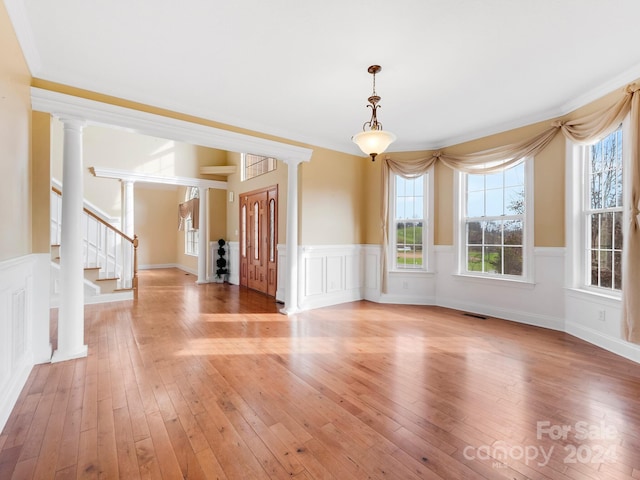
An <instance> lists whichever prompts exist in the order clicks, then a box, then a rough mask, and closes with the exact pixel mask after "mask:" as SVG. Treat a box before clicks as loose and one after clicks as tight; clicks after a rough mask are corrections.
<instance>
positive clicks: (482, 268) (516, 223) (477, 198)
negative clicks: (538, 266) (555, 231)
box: [459, 159, 532, 279]
mask: <svg viewBox="0 0 640 480" xmlns="http://www.w3.org/2000/svg"><path fill="white" fill-rule="evenodd" d="M529 164H530V161H528V160H524V159H523V160H522V161H521V162H520V163H518V164H516V165H514V166H511V167H509V168H507V169H505V170H503V171H501V172H497V173H491V174H470V173H469V174H464V173H462V174H460V181H461V188H460V191H461V192H462V194H463V195H462V198H461V204H462V209H461V224H460V229H459V230H460V245H461V249H460V254H459V258H460V261H459V271H460V273H462V274H469V275H481V276H493V277H499V278H510V277H511V278H514V279H524V278H526V276H527V272H528V271H529V269H528V268H527V262H528V260H529V258H528V257H529V255H528V254H527V245H528V235H527V233H526V232H527V227H528V225H529V223H530V222H529V220H528V218H529V217H530V216H531V212H530V210H531V208H530V205H531V202H530V201H528V198H527V197H528V195H529V190H531V189H530V188H528V182H530V181H531V180H530V177H531V176H532V175H530V173H529V172H528V169H529V168H531V167H529Z"/></svg>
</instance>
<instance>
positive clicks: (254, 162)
mask: <svg viewBox="0 0 640 480" xmlns="http://www.w3.org/2000/svg"><path fill="white" fill-rule="evenodd" d="M277 163H278V161H277V160H276V159H275V158H273V157H265V156H262V155H253V154H251V153H244V154H243V155H242V181H243V182H244V181H245V180H249V179H250V178H253V177H257V176H258V175H262V174H264V173H268V172H272V171H273V170H275V169H276V165H277Z"/></svg>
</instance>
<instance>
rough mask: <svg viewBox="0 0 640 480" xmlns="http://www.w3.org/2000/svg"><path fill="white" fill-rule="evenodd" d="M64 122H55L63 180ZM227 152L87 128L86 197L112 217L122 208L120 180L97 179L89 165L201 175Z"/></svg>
mask: <svg viewBox="0 0 640 480" xmlns="http://www.w3.org/2000/svg"><path fill="white" fill-rule="evenodd" d="M62 143H63V131H62V123H61V122H60V121H59V120H54V122H53V134H52V144H53V145H52V156H53V166H52V175H53V177H54V178H56V179H57V180H62ZM225 157H226V152H222V151H220V150H215V149H212V148H206V147H200V146H196V145H190V144H186V143H181V142H174V141H173V140H166V139H162V138H156V137H150V136H148V135H140V134H137V133H131V132H127V131H124V130H119V129H115V128H104V127H92V126H89V127H86V128H85V129H84V133H83V164H84V179H83V181H84V192H85V194H84V195H85V198H86V199H87V200H88V201H89V202H91V203H92V204H94V205H95V206H97V207H98V208H100V209H101V210H103V211H104V212H105V213H107V214H108V215H110V216H115V217H119V216H120V211H121V205H120V203H121V192H120V182H119V181H118V180H115V179H110V178H97V177H94V176H93V175H92V174H91V173H90V172H89V167H94V166H95V167H108V168H115V169H118V170H126V171H131V172H136V173H146V174H150V175H156V176H165V177H175V176H178V177H191V178H198V177H200V174H199V167H200V166H201V165H220V164H223V163H222V162H223V161H224V158H225Z"/></svg>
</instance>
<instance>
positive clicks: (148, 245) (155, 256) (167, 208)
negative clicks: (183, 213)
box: [134, 185, 178, 265]
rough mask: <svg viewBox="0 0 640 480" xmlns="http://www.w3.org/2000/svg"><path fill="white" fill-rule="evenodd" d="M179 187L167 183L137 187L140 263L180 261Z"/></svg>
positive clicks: (136, 213) (136, 202) (160, 263)
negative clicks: (178, 252) (177, 231)
mask: <svg viewBox="0 0 640 480" xmlns="http://www.w3.org/2000/svg"><path fill="white" fill-rule="evenodd" d="M176 190H177V189H176V188H174V187H166V186H149V185H147V186H145V185H136V186H135V187H134V199H135V201H134V210H135V225H134V230H135V232H136V235H138V238H139V246H138V265H166V264H175V263H176V262H177V249H178V242H177V237H176V235H175V232H176V230H177V228H178V224H177V218H178V215H177V207H176V205H177V204H176Z"/></svg>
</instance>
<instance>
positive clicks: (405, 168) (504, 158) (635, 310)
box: [381, 83, 640, 343]
mask: <svg viewBox="0 0 640 480" xmlns="http://www.w3.org/2000/svg"><path fill="white" fill-rule="evenodd" d="M639 89H640V86H639V85H637V84H635V83H634V84H631V85H628V86H627V87H626V88H625V89H624V94H623V96H622V98H620V99H619V100H618V101H617V102H615V103H614V104H613V105H611V106H609V107H607V108H604V109H602V110H600V111H597V112H594V113H592V114H590V115H586V116H584V117H581V118H576V119H570V120H557V121H554V122H553V123H552V124H551V126H550V127H549V128H548V129H546V130H545V131H543V132H541V133H539V134H537V135H535V136H534V137H532V138H528V139H525V140H523V141H521V142H516V143H512V144H508V145H503V146H499V147H495V148H490V149H488V150H482V151H479V152H473V153H467V154H462V155H450V154H447V153H446V152H443V151H437V152H434V153H432V154H431V156H428V157H424V158H419V159H414V160H394V159H393V158H391V157H389V156H388V157H387V158H385V159H384V160H383V164H382V208H381V212H382V219H381V220H382V222H381V223H382V248H383V255H382V268H381V270H382V271H381V274H382V275H381V277H382V291H383V292H386V291H387V280H386V278H387V255H386V252H387V249H388V246H389V229H388V225H387V222H388V218H389V175H390V172H393V173H395V174H397V175H400V176H403V177H405V178H414V177H417V176H420V175H422V174H424V173H426V171H427V170H428V169H429V167H431V166H432V165H433V164H435V163H436V162H437V161H440V162H442V163H443V164H445V165H447V166H448V167H450V168H453V169H455V170H460V171H463V172H467V173H493V172H496V171H500V170H503V169H505V168H508V167H510V166H511V165H513V164H514V163H517V162H518V161H519V160H520V159H522V158H524V157H535V156H536V155H537V154H538V153H539V152H540V151H542V150H543V149H544V148H545V147H546V146H547V145H549V143H550V142H551V140H553V138H554V137H555V136H556V135H557V134H558V132H562V133H563V134H564V135H565V136H566V137H567V138H568V139H570V140H571V141H573V142H575V143H582V144H587V143H594V142H596V141H598V140H600V139H602V138H604V137H606V136H607V135H608V134H609V133H611V132H613V131H614V130H615V129H616V128H618V126H619V125H620V123H622V121H623V120H624V118H625V117H626V116H627V114H629V113H630V117H631V118H630V120H631V128H630V131H631V132H630V136H631V138H630V139H629V142H628V145H629V146H630V147H629V148H630V152H629V158H630V160H631V162H630V163H631V165H629V166H628V169H629V174H628V178H629V188H627V191H626V196H625V201H624V205H625V221H626V222H627V228H626V230H625V238H624V249H623V257H624V261H623V265H624V266H625V268H623V272H622V291H623V296H622V304H623V331H624V336H625V339H626V340H628V341H630V342H634V343H640V131H639V130H640V94H639V93H638V90H639ZM625 168H627V167H626V166H625ZM632 265H633V266H634V267H631V266H632ZM635 266H637V267H635Z"/></svg>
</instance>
